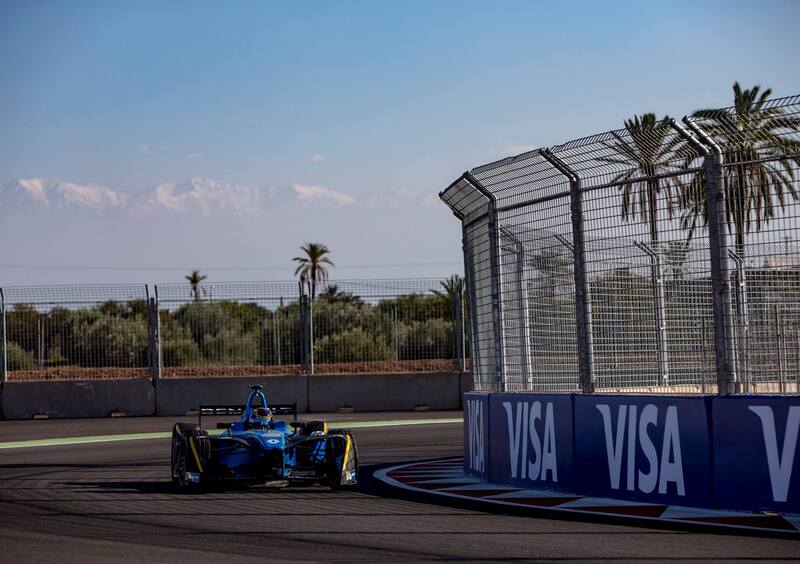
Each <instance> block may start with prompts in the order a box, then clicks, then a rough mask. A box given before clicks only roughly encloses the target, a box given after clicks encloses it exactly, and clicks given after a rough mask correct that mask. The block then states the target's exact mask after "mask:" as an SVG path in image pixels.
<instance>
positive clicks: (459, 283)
mask: <svg viewBox="0 0 800 564" xmlns="http://www.w3.org/2000/svg"><path fill="white" fill-rule="evenodd" d="M439 285H440V286H441V287H442V289H441V290H431V291H432V292H433V293H434V294H436V295H437V296H442V297H447V298H450V299H451V300H454V299H455V298H456V297H457V296H460V295H461V294H462V293H463V291H464V279H463V278H462V277H461V276H459V275H458V274H452V275H450V277H449V278H447V279H446V280H442V281H441V282H439Z"/></svg>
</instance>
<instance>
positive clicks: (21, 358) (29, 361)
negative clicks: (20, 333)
mask: <svg viewBox="0 0 800 564" xmlns="http://www.w3.org/2000/svg"><path fill="white" fill-rule="evenodd" d="M6 362H7V363H8V369H9V370H35V369H36V357H35V356H34V354H33V353H32V352H31V351H26V350H25V349H23V348H22V347H21V346H19V345H18V344H17V343H8V346H7V347H6Z"/></svg>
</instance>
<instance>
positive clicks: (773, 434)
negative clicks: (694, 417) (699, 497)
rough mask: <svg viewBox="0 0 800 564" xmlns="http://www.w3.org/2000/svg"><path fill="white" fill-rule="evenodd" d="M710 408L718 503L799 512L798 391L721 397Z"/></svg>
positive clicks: (739, 507)
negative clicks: (796, 392)
mask: <svg viewBox="0 0 800 564" xmlns="http://www.w3.org/2000/svg"><path fill="white" fill-rule="evenodd" d="M712 411H713V424H714V473H715V484H714V491H715V496H716V501H717V503H718V504H719V506H720V507H723V508H727V509H750V510H758V509H762V510H763V509H767V510H773V511H785V512H790V513H800V463H798V460H797V459H798V458H800V450H798V448H797V447H798V445H797V442H798V428H800V397H798V396H794V397H786V396H737V397H719V398H715V399H714V400H713V410H712Z"/></svg>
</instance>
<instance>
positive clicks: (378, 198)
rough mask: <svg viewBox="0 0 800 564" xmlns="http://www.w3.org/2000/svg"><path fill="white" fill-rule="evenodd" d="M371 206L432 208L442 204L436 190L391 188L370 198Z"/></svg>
mask: <svg viewBox="0 0 800 564" xmlns="http://www.w3.org/2000/svg"><path fill="white" fill-rule="evenodd" d="M368 205H369V207H371V208H389V209H397V208H414V207H423V208H432V207H436V206H438V205H440V202H439V198H438V196H437V194H436V192H417V191H415V190H407V189H405V190H389V191H386V192H382V193H379V194H374V195H373V196H371V197H370V199H369V204H368Z"/></svg>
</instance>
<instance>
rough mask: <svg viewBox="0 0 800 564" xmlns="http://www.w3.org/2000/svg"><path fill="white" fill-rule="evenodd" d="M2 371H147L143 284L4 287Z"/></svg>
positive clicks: (71, 374) (54, 374)
mask: <svg viewBox="0 0 800 564" xmlns="http://www.w3.org/2000/svg"><path fill="white" fill-rule="evenodd" d="M3 297H4V300H3V313H4V318H5V327H6V331H5V356H6V364H7V369H8V372H7V377H8V379H13V380H39V379H64V378H86V377H91V375H92V374H94V373H95V372H96V371H97V369H102V373H103V375H104V376H106V377H115V378H118V377H142V378H147V377H149V371H148V360H147V354H148V324H147V299H148V290H147V287H146V286H145V285H143V284H123V285H105V286H37V287H26V288H23V287H9V288H4V289H3Z"/></svg>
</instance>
